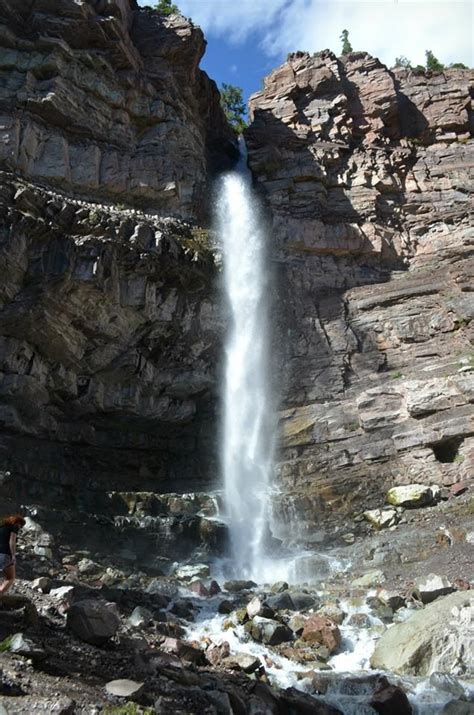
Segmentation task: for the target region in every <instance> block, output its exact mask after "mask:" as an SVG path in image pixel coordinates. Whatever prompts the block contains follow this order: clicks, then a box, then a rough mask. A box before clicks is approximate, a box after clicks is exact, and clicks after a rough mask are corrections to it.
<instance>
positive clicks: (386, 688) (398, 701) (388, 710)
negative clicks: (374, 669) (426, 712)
mask: <svg viewBox="0 0 474 715" xmlns="http://www.w3.org/2000/svg"><path fill="white" fill-rule="evenodd" d="M370 705H371V706H372V707H373V709H374V710H375V711H376V712H378V713H380V715H412V712H413V710H412V707H411V705H410V702H409V700H408V698H407V695H406V693H405V691H404V690H403V689H402V688H401V687H400V686H399V685H391V684H390V683H389V681H388V680H387V678H384V677H382V678H380V680H379V682H378V683H377V685H376V687H375V690H374V692H373V694H372V698H371V700H370Z"/></svg>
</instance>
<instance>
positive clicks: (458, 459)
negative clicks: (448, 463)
mask: <svg viewBox="0 0 474 715" xmlns="http://www.w3.org/2000/svg"><path fill="white" fill-rule="evenodd" d="M464 459H465V457H464V454H457V455H456V456H455V457H454V459H453V462H457V463H458V464H460V463H462V462H464Z"/></svg>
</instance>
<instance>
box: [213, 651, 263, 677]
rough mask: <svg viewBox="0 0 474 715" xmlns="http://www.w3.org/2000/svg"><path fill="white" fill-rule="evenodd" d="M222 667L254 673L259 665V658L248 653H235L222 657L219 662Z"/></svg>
mask: <svg viewBox="0 0 474 715" xmlns="http://www.w3.org/2000/svg"><path fill="white" fill-rule="evenodd" d="M221 665H222V667H223V668H228V669H229V670H242V671H243V672H244V673H247V674H250V673H254V672H255V671H256V670H258V668H259V667H260V666H261V662H260V658H259V657H258V656H255V655H250V654H249V653H235V654H233V655H229V656H228V657H227V658H224V659H223V660H222V662H221Z"/></svg>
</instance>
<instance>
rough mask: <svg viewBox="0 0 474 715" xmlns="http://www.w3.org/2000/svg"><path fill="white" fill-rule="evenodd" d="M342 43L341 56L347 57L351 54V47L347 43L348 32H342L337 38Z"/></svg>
mask: <svg viewBox="0 0 474 715" xmlns="http://www.w3.org/2000/svg"><path fill="white" fill-rule="evenodd" d="M339 39H340V40H341V42H342V54H343V55H347V54H349V52H353V51H354V50H353V49H352V45H351V43H350V42H349V30H343V31H342V32H341V36H340V38H339Z"/></svg>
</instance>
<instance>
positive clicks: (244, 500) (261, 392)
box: [218, 141, 275, 580]
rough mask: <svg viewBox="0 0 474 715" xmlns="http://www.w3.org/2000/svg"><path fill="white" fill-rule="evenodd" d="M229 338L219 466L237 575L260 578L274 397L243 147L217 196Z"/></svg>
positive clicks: (265, 283) (260, 235)
mask: <svg viewBox="0 0 474 715" xmlns="http://www.w3.org/2000/svg"><path fill="white" fill-rule="evenodd" d="M218 224H219V226H218V228H219V234H220V236H221V240H222V245H223V261H224V284H225V294H226V300H227V304H228V309H229V317H230V327H229V332H228V335H227V340H226V350H225V352H226V367H225V379H224V390H223V392H224V430H223V447H222V468H223V472H224V487H225V503H226V512H227V515H228V519H229V530H230V540H231V550H232V559H233V566H234V569H233V570H234V572H235V575H236V576H240V577H246V578H253V579H254V580H257V579H258V580H261V576H262V568H263V564H264V558H265V557H264V541H265V537H266V535H267V531H268V501H269V488H270V484H271V477H272V472H273V455H274V435H275V418H274V415H275V409H274V406H273V400H272V394H271V392H272V391H271V389H270V385H271V379H270V376H271V373H272V364H271V350H270V330H269V302H270V301H269V288H270V269H269V262H268V260H267V257H266V254H267V245H266V233H265V230H264V226H263V221H262V217H261V215H260V211H259V207H258V204H257V202H256V199H255V197H254V196H253V193H252V187H251V176H250V172H249V170H248V169H247V162H246V152H245V145H244V143H243V141H242V142H241V159H240V162H239V164H238V166H237V168H236V170H235V171H233V172H232V173H229V174H227V175H226V176H225V177H223V179H222V181H221V185H220V189H219V197H218Z"/></svg>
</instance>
